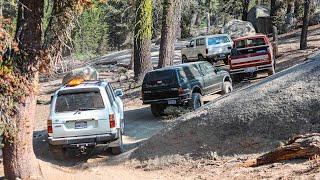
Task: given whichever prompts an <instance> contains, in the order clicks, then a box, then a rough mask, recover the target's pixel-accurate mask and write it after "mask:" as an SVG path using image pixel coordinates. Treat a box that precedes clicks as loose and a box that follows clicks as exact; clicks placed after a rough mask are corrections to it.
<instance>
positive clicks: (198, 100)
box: [189, 93, 203, 110]
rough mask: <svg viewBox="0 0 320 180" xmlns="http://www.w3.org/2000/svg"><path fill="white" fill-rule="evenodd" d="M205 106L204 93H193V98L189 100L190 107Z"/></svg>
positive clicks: (194, 108)
mask: <svg viewBox="0 0 320 180" xmlns="http://www.w3.org/2000/svg"><path fill="white" fill-rule="evenodd" d="M201 106H203V100H202V95H201V94H200V93H192V98H191V99H190V100H189V107H190V108H191V109H192V110H196V109H198V108H200V107H201Z"/></svg>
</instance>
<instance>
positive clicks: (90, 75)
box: [62, 67, 99, 84]
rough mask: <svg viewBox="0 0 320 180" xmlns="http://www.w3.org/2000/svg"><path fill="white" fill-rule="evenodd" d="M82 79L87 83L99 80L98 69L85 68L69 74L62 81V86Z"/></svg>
mask: <svg viewBox="0 0 320 180" xmlns="http://www.w3.org/2000/svg"><path fill="white" fill-rule="evenodd" d="M76 78H82V79H84V80H86V81H88V80H98V78H99V74H98V72H97V70H96V69H94V68H92V67H84V68H79V69H75V70H73V71H71V72H69V73H67V74H66V75H65V76H64V77H63V80H62V84H67V83H69V82H70V81H71V80H72V79H76Z"/></svg>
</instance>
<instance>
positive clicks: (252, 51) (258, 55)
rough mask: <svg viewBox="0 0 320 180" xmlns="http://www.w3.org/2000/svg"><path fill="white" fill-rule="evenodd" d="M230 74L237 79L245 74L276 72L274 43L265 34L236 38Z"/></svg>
mask: <svg viewBox="0 0 320 180" xmlns="http://www.w3.org/2000/svg"><path fill="white" fill-rule="evenodd" d="M229 65H230V74H231V75H232V76H233V77H234V78H235V79H237V80H239V79H238V78H240V79H241V77H243V75H251V76H252V75H256V74H257V72H262V71H266V72H268V75H269V76H270V75H273V74H274V73H275V59H274V55H273V49H272V44H271V43H270V41H269V39H268V37H267V36H265V35H255V36H247V37H241V38H237V39H234V47H233V49H232V50H231V56H230V58H229Z"/></svg>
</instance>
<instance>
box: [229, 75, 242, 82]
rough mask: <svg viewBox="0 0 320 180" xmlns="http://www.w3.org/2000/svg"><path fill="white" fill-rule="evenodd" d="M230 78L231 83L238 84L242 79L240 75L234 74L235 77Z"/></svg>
mask: <svg viewBox="0 0 320 180" xmlns="http://www.w3.org/2000/svg"><path fill="white" fill-rule="evenodd" d="M231 78H232V81H233V82H237V83H239V82H241V81H242V78H243V77H242V75H240V74H235V75H232V76H231Z"/></svg>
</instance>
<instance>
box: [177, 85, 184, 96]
mask: <svg viewBox="0 0 320 180" xmlns="http://www.w3.org/2000/svg"><path fill="white" fill-rule="evenodd" d="M178 94H179V95H180V96H181V95H184V94H185V91H184V89H182V88H181V87H180V88H179V89H178Z"/></svg>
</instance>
